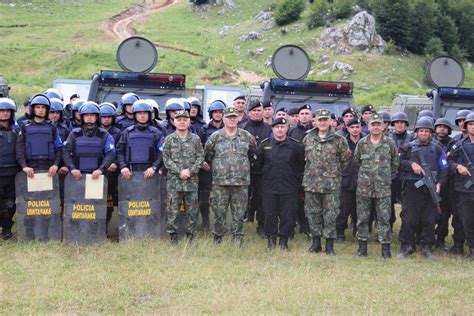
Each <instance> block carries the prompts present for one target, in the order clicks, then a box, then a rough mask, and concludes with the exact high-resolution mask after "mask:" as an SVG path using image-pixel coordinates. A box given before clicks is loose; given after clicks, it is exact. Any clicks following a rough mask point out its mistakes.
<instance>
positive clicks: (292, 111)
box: [288, 108, 299, 115]
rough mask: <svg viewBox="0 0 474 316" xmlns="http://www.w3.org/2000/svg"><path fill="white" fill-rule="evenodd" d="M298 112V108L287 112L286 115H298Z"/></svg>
mask: <svg viewBox="0 0 474 316" xmlns="http://www.w3.org/2000/svg"><path fill="white" fill-rule="evenodd" d="M298 112H299V109H298V108H291V109H289V110H288V115H294V114H298Z"/></svg>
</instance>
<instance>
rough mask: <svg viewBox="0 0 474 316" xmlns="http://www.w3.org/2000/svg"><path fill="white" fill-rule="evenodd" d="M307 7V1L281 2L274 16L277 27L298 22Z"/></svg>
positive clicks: (287, 0) (290, 0)
mask: <svg viewBox="0 0 474 316" xmlns="http://www.w3.org/2000/svg"><path fill="white" fill-rule="evenodd" d="M305 6H306V1H305V0H280V1H278V3H277V5H276V8H275V12H274V14H273V16H274V18H275V23H276V24H277V25H280V26H281V25H286V24H289V23H291V22H294V21H298V20H299V18H300V15H301V13H303V11H304V8H305Z"/></svg>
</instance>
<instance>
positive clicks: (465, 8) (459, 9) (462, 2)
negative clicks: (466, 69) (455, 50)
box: [449, 0, 474, 60]
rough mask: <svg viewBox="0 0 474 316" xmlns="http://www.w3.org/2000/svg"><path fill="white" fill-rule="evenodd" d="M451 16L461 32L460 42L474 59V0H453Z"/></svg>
mask: <svg viewBox="0 0 474 316" xmlns="http://www.w3.org/2000/svg"><path fill="white" fill-rule="evenodd" d="M449 12H450V16H451V17H452V18H453V19H454V21H455V24H456V26H457V28H458V32H459V44H460V46H461V47H462V48H464V49H465V50H466V52H467V54H468V58H469V59H471V60H473V59H474V32H473V30H474V2H472V0H456V1H454V0H452V1H451V2H450V4H449Z"/></svg>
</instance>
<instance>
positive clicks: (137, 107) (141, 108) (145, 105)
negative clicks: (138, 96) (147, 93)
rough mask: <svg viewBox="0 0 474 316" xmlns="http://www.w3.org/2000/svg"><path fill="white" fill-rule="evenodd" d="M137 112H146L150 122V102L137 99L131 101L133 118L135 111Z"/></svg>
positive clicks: (151, 108) (151, 110)
mask: <svg viewBox="0 0 474 316" xmlns="http://www.w3.org/2000/svg"><path fill="white" fill-rule="evenodd" d="M138 112H148V113H149V114H148V121H149V122H151V113H152V112H153V107H152V106H151V105H150V103H149V102H148V101H146V100H137V101H135V103H133V106H132V113H133V118H134V119H135V121H136V120H137V119H136V116H135V113H138Z"/></svg>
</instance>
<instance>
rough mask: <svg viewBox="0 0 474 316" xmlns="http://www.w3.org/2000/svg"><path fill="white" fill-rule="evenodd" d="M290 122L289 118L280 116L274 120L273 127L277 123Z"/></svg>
mask: <svg viewBox="0 0 474 316" xmlns="http://www.w3.org/2000/svg"><path fill="white" fill-rule="evenodd" d="M285 124H288V120H287V119H286V118H284V117H279V118H277V119H275V120H273V122H272V127H273V126H277V125H285Z"/></svg>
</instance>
